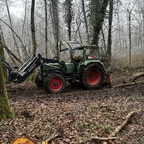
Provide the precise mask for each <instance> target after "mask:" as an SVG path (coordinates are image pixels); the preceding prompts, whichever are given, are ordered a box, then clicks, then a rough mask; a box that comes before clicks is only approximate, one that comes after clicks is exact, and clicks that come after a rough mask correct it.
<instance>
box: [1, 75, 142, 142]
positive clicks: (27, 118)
mask: <svg viewBox="0 0 144 144" xmlns="http://www.w3.org/2000/svg"><path fill="white" fill-rule="evenodd" d="M123 76H124V73H123V75H122V74H121V73H115V74H113V78H112V83H113V85H116V84H120V83H121V82H122V79H124V77H123ZM7 91H8V96H9V101H10V105H11V107H12V109H13V111H14V113H15V118H14V119H12V120H3V121H1V122H0V143H1V144H11V143H12V141H14V139H15V138H17V137H19V136H26V137H28V138H30V139H31V140H32V141H33V142H35V144H39V143H41V142H42V140H43V139H45V138H48V137H49V136H51V135H52V134H54V133H58V135H59V136H58V137H56V138H55V139H54V140H53V143H54V144H80V143H81V144H82V143H84V144H85V143H88V144H101V143H102V142H103V141H100V140H92V139H91V138H92V137H95V136H98V137H108V136H109V135H110V133H111V132H113V131H114V130H115V128H116V127H117V126H119V125H120V124H121V123H122V122H123V121H124V120H125V118H126V115H127V114H128V113H130V112H131V111H137V113H135V114H134V115H133V116H132V117H131V118H130V120H129V121H128V123H127V125H126V126H125V127H124V128H123V129H122V130H121V131H120V132H119V133H118V134H117V135H116V137H117V138H119V139H118V140H112V141H109V143H114V144H144V83H138V84H135V85H130V86H125V87H117V88H102V89H99V90H83V89H82V88H80V87H78V86H75V87H72V86H71V85H67V87H66V89H65V90H64V91H63V92H62V93H60V94H48V93H47V92H45V91H44V90H43V89H40V88H38V87H36V86H35V84H32V83H29V82H25V83H23V84H19V85H18V84H14V83H10V84H7Z"/></svg>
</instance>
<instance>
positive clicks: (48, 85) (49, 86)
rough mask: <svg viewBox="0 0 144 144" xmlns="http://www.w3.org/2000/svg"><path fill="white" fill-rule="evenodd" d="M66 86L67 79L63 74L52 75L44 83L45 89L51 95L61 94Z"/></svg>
mask: <svg viewBox="0 0 144 144" xmlns="http://www.w3.org/2000/svg"><path fill="white" fill-rule="evenodd" d="M65 85H66V80H65V77H64V76H63V75H62V74H61V73H51V74H49V75H48V76H47V78H46V79H45V81H44V89H45V90H46V91H47V92H50V93H60V92H62V91H63V89H64V88H65Z"/></svg>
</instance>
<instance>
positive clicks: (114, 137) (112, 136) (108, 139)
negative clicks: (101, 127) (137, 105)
mask: <svg viewBox="0 0 144 144" xmlns="http://www.w3.org/2000/svg"><path fill="white" fill-rule="evenodd" d="M137 112H138V111H132V112H130V113H128V114H127V116H126V119H125V121H124V122H123V123H122V124H121V125H119V126H118V127H116V128H115V130H114V131H113V132H112V133H111V134H110V135H109V136H108V137H97V136H96V137H92V138H90V139H88V140H85V141H83V142H82V143H87V142H88V141H92V140H100V141H104V142H103V144H108V141H110V140H116V139H119V140H120V138H118V137H116V135H117V134H118V133H119V132H120V131H121V130H122V129H123V128H124V127H125V126H126V124H127V123H128V121H129V119H130V117H131V116H132V115H133V114H135V113H137Z"/></svg>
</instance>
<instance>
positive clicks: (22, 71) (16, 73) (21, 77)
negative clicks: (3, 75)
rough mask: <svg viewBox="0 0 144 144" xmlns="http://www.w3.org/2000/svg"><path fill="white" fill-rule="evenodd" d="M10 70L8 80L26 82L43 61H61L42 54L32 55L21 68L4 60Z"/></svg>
mask: <svg viewBox="0 0 144 144" xmlns="http://www.w3.org/2000/svg"><path fill="white" fill-rule="evenodd" d="M2 62H3V64H4V65H5V67H6V68H7V70H8V72H9V77H8V80H9V81H12V82H15V83H22V82H24V81H25V80H26V79H27V78H28V77H29V76H30V75H31V74H32V72H33V71H34V70H35V69H36V68H37V67H38V66H40V65H41V64H42V63H60V62H59V61H58V60H52V59H45V58H42V57H41V55H40V54H38V55H36V56H31V57H30V58H29V59H28V60H27V61H26V62H25V63H24V64H23V65H22V66H21V67H20V68H18V69H17V70H15V69H13V68H12V67H11V66H10V64H9V63H8V62H6V61H4V60H3V61H2Z"/></svg>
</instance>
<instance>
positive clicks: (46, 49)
mask: <svg viewBox="0 0 144 144" xmlns="http://www.w3.org/2000/svg"><path fill="white" fill-rule="evenodd" d="M44 3H45V53H46V58H47V57H48V30H47V25H48V12H47V0H44Z"/></svg>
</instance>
